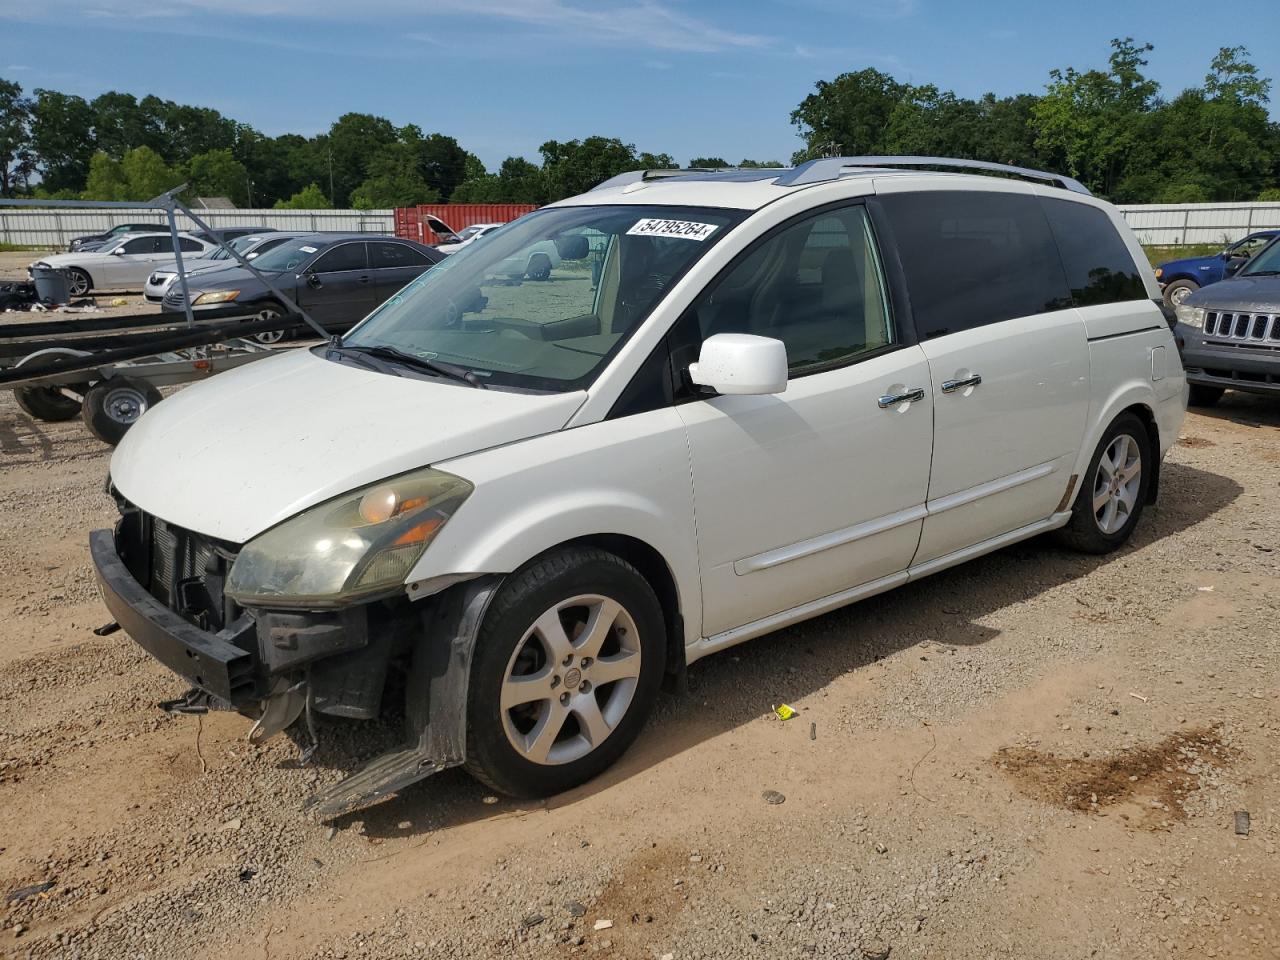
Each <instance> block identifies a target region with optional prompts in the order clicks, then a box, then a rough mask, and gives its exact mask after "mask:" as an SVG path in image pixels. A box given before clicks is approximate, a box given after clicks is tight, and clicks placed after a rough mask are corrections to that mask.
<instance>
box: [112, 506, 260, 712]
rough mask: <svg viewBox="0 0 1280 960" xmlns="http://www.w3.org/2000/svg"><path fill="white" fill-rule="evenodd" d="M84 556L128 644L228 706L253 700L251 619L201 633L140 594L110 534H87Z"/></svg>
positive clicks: (255, 695)
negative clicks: (87, 554)
mask: <svg viewBox="0 0 1280 960" xmlns="http://www.w3.org/2000/svg"><path fill="white" fill-rule="evenodd" d="M89 552H90V555H91V556H92V558H93V569H94V573H95V575H96V576H97V580H98V587H99V588H100V589H101V591H102V599H103V602H104V603H105V604H106V605H107V609H108V610H110V611H111V615H112V617H114V618H115V621H116V622H117V623H118V624H120V626H121V627H122V628H123V629H124V631H125V632H126V633H127V634H129V636H130V637H132V638H133V640H134V642H136V643H137V644H138V645H139V646H140V647H142V648H143V649H144V650H146V651H147V652H148V653H149V654H151V655H152V656H153V657H155V658H156V659H157V660H159V661H160V662H161V663H163V664H164V665H165V666H166V667H168V668H169V669H170V670H172V671H173V672H174V673H176V674H178V675H179V676H181V677H183V678H185V679H186V680H188V681H190V683H191V684H192V685H193V686H196V687H199V688H200V689H202V690H206V691H208V692H209V693H211V694H213V695H214V696H215V697H218V698H220V699H222V700H225V701H227V702H228V703H231V704H233V705H236V706H242V705H246V704H248V703H251V702H252V701H254V700H256V699H258V695H259V691H258V690H257V684H256V681H255V674H256V669H255V663H254V660H255V657H254V653H253V651H254V650H255V649H256V646H257V637H256V626H255V623H254V621H253V619H252V618H251V617H248V616H243V617H241V618H240V619H239V620H237V621H236V622H235V623H233V624H231V625H230V626H229V627H227V628H226V629H225V630H220V631H218V632H217V633H210V632H209V631H207V630H201V629H200V628H199V627H197V626H195V625H193V624H191V623H188V622H187V621H186V620H184V619H182V617H180V616H178V614H176V613H174V612H173V611H172V610H170V609H169V608H168V607H166V606H165V605H164V604H162V603H160V601H158V600H156V599H155V598H154V597H153V596H151V594H149V593H147V591H146V590H144V589H143V587H142V585H141V584H140V583H138V581H137V580H135V579H134V578H133V575H132V574H131V573H130V572H129V569H128V568H127V567H126V566H125V564H124V561H122V560H121V559H120V557H119V556H118V555H117V554H116V544H115V536H114V534H113V533H112V532H111V531H110V530H94V531H93V532H92V533H90V534H89Z"/></svg>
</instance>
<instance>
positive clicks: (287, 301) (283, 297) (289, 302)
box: [170, 197, 330, 340]
mask: <svg viewBox="0 0 1280 960" xmlns="http://www.w3.org/2000/svg"><path fill="white" fill-rule="evenodd" d="M170 199H171V200H172V202H173V204H174V205H175V206H177V207H178V209H179V210H181V211H182V212H183V213H185V214H186V215H187V216H188V217H190V218H191V221H192V223H194V224H195V225H196V226H197V227H199V228H200V229H201V230H208V229H209V225H208V224H207V223H205V222H204V221H203V220H201V219H200V218H199V217H197V216H196V215H195V214H194V213H192V212H191V211H190V210H189V209H187V207H186V206H184V205H183V203H182V202H181V201H180V200H178V199H177V198H176V197H171V198H170ZM223 247H224V249H225V250H226V251H227V253H229V254H231V256H232V258H233V259H234V260H235V261H236V263H238V264H240V266H242V267H244V268H245V269H246V270H248V271H249V272H250V273H252V274H253V275H254V276H255V277H257V278H258V279H259V280H261V281H262V282H263V283H264V284H266V286H267V289H268V290H270V291H271V292H272V293H274V294H275V295H276V296H277V297H279V298H280V301H281V302H282V303H283V304H284V305H285V306H286V307H288V308H289V309H290V310H292V311H293V312H294V313H297V314H300V315H301V316H302V319H303V320H305V321H307V323H308V324H309V325H310V326H311V328H312V329H313V330H315V331H316V332H317V333H319V334H320V336H321V337H323V338H324V339H326V340H327V339H329V337H330V333H329V331H328V330H326V329H325V328H324V327H322V326H320V324H318V323H316V322H315V321H314V320H312V319H311V314H309V313H307V311H305V310H303V309H302V307H300V306H298V304H297V303H295V302H294V299H293V298H292V297H290V296H288V295H287V294H286V293H285V292H284V291H283V290H281V289H280V288H279V287H277V286H276V285H275V284H274V283H272V282H271V281H270V280H268V279H267V278H266V276H264V275H263V274H262V273H261V272H259V271H258V270H257V269H256V268H255V267H254V265H253V264H252V263H250V262H249V261H248V260H246V259H245V258H244V257H242V256H240V254H239V253H237V252H236V251H235V249H234V248H233V247H232V246H231V245H230V244H223Z"/></svg>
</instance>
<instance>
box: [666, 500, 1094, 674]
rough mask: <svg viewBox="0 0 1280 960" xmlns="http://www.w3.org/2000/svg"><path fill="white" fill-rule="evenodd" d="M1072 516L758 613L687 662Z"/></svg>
mask: <svg viewBox="0 0 1280 960" xmlns="http://www.w3.org/2000/svg"><path fill="white" fill-rule="evenodd" d="M1070 519H1071V511H1070V510H1065V511H1063V512H1061V513H1055V514H1053V515H1052V516H1049V517H1046V518H1045V519H1043V520H1038V521H1036V522H1035V523H1031V524H1027V526H1025V527H1019V528H1018V529H1017V530H1010V531H1009V532H1008V533H1002V534H1000V536H998V537H992V538H991V539H989V540H983V541H982V542H981V543H975V544H973V545H971V546H968V547H963V548H961V549H960V550H955V551H953V552H951V553H948V554H946V555H945V556H941V557H937V558H935V559H933V560H929V561H927V562H925V563H921V564H917V565H916V566H914V567H910V568H909V569H907V570H902V571H900V572H898V573H894V574H891V575H889V576H887V577H881V578H879V579H878V580H872V581H870V582H868V583H864V584H860V585H859V586H856V587H852V588H850V589H848V590H842V591H840V592H839V593H833V594H831V595H830V596H827V597H820V598H818V599H817V600H811V601H809V602H808V603H802V604H800V605H799V606H796V607H792V608H790V609H789V610H783V611H781V612H779V613H775V614H771V615H770V616H767V617H761V618H760V619H759V620H754V621H752V622H751V623H744V624H743V625H742V626H740V627H734V628H733V629H732V630H726V631H724V632H723V633H718V634H716V635H715V636H711V637H703V638H702V639H700V640H698V642H697V643H694V644H692V645H691V646H689V647H687V648H686V653H685V659H686V662H688V663H693V662H694V661H695V660H699V659H701V658H702V657H705V656H707V655H709V654H712V653H716V652H717V651H720V650H723V649H725V648H726V647H732V646H735V645H737V644H739V643H743V642H745V641H747V640H751V639H753V638H755V637H758V636H761V635H762V634H766V633H772V632H773V631H774V630H781V629H782V628H783V627H788V626H790V625H791V624H793V623H800V622H801V621H803V620H809V619H811V618H813V617H818V616H821V615H822V614H824V613H829V612H830V611H832V610H836V609H838V608H840V607H843V606H847V605H848V604H851V603H856V602H857V601H859V600H865V599H867V598H868V597H873V596H875V595H876V594H878V593H884V592H885V591H886V590H892V589H893V588H894V587H899V586H902V584H904V583H907V582H908V581H912V580H919V579H920V578H922V577H927V576H928V575H929V574H931V573H937V572H939V571H941V570H946V569H947V568H948V567H954V566H956V565H957V564H960V563H964V562H965V561H966V560H972V559H974V558H975V557H980V556H982V555H983V554H984V553H991V552H992V551H994V550H999V549H1001V548H1003V547H1007V546H1009V545H1010V544H1014V543H1017V542H1018V541H1020V540H1026V539H1029V538H1030V537H1034V536H1037V535H1039V534H1041V533H1045V532H1047V531H1049V530H1056V529H1058V528H1059V527H1062V526H1065V525H1066V523H1067V521H1069V520H1070Z"/></svg>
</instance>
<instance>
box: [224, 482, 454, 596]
mask: <svg viewBox="0 0 1280 960" xmlns="http://www.w3.org/2000/svg"><path fill="white" fill-rule="evenodd" d="M472 489H473V488H472V486H471V484H470V483H468V482H467V481H466V480H463V479H462V478H461V477H455V476H453V475H452V474H449V473H444V472H442V471H440V470H431V469H427V470H417V471H414V472H413V473H406V474H404V475H403V476H399V477H395V478H393V479H391V480H384V481H382V482H380V483H376V484H372V485H370V486H367V487H362V488H360V489H358V490H353V491H352V492H351V493H347V494H344V495H342V496H340V497H336V498H334V499H333V500H329V501H327V502H326V503H322V504H319V505H318V506H315V507H312V508H311V509H309V510H305V511H303V512H302V513H300V514H298V515H297V516H296V517H294V518H293V519H291V520H286V521H285V522H284V523H282V524H280V525H279V526H276V527H272V528H271V529H270V530H268V531H267V532H266V533H264V534H262V535H261V536H259V537H257V538H255V539H253V540H251V541H249V543H248V545H246V546H245V548H244V549H243V550H241V551H240V554H239V556H237V557H236V561H235V563H234V564H233V565H232V567H231V575H230V576H229V577H228V578H227V587H226V592H227V593H228V594H229V595H230V596H231V597H232V598H233V599H234V600H235V601H236V603H238V604H240V605H241V606H270V605H282V604H287V605H289V606H298V605H300V604H301V605H321V606H331V605H334V604H338V603H346V602H349V601H351V600H357V599H367V598H370V597H373V596H376V595H378V594H385V593H388V592H390V591H394V590H395V589H396V588H398V587H399V586H400V585H401V584H402V583H403V582H404V578H405V576H406V575H407V574H408V573H409V570H410V569H412V567H413V565H414V564H415V563H417V561H418V558H419V557H420V556H422V552H423V551H424V550H426V548H427V545H428V544H430V543H431V541H432V540H433V539H435V536H436V534H437V533H439V532H440V528H441V527H443V526H444V525H445V523H446V522H448V520H449V518H450V517H451V516H453V513H454V511H456V510H457V509H458V507H459V506H460V505H461V504H462V502H463V501H464V500H466V499H467V497H468V496H469V495H470V494H471V491H472Z"/></svg>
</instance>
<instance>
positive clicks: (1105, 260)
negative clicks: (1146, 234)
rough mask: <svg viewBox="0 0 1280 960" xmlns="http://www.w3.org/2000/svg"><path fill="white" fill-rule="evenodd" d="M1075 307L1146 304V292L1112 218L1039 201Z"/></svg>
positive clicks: (1080, 206)
mask: <svg viewBox="0 0 1280 960" xmlns="http://www.w3.org/2000/svg"><path fill="white" fill-rule="evenodd" d="M1040 202H1041V204H1043V206H1044V212H1045V215H1046V216H1047V217H1048V218H1049V227H1050V229H1052V231H1053V236H1054V239H1055V240H1057V241H1058V250H1059V252H1061V254H1062V266H1063V269H1065V270H1066V272H1067V283H1068V285H1069V286H1070V287H1071V299H1072V302H1073V303H1074V304H1075V305H1076V306H1077V307H1089V306H1093V305H1095V304H1099V303H1123V302H1125V301H1126V300H1145V299H1146V298H1147V288H1146V286H1144V285H1143V283H1142V276H1141V275H1140V274H1139V273H1138V268H1137V267H1136V266H1134V263H1133V256H1132V255H1131V254H1130V253H1129V248H1128V247H1126V246H1125V244H1124V241H1123V240H1121V239H1120V235H1119V234H1118V233H1116V228H1115V226H1113V225H1112V223H1111V218H1110V217H1108V216H1107V215H1106V214H1105V213H1103V212H1102V211H1101V210H1099V209H1098V208H1097V207H1091V206H1089V205H1088V204H1084V203H1075V202H1073V201H1071V200H1055V199H1053V198H1050V197H1042V198H1041V200H1040Z"/></svg>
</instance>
